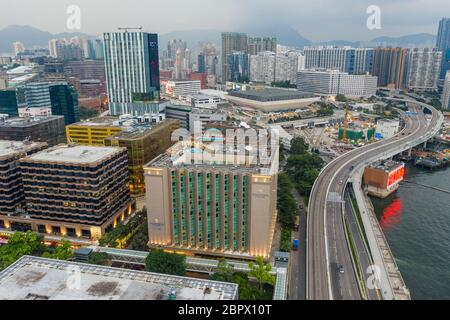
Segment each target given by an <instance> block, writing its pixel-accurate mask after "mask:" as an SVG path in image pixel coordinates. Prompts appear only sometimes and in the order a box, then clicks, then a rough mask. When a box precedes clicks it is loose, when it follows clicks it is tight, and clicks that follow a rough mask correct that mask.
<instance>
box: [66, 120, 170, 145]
mask: <svg viewBox="0 0 450 320" xmlns="http://www.w3.org/2000/svg"><path fill="white" fill-rule="evenodd" d="M156 116H159V115H148V116H130V117H111V116H109V117H98V118H93V119H90V120H88V121H81V122H77V123H73V124H71V125H69V126H68V127H69V128H70V127H72V128H73V127H78V126H87V127H109V128H117V129H122V131H121V132H120V134H119V135H120V137H121V138H130V139H133V138H140V137H143V136H145V135H147V134H149V133H151V132H153V131H154V130H155V129H157V128H161V127H163V126H164V125H167V124H170V123H172V122H176V121H177V120H174V119H163V120H161V121H158V122H154V123H153V122H151V121H150V122H146V121H145V119H146V118H147V120H151V118H152V117H156ZM119 135H117V136H119Z"/></svg>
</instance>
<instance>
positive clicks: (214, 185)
mask: <svg viewBox="0 0 450 320" xmlns="http://www.w3.org/2000/svg"><path fill="white" fill-rule="evenodd" d="M271 153H272V154H271V155H268V156H267V157H269V158H270V159H269V161H266V162H265V163H268V164H267V165H263V164H250V163H251V161H249V156H248V155H246V156H238V155H236V154H231V155H230V154H227V156H226V158H225V159H226V161H223V162H221V163H217V162H216V160H215V159H213V158H212V157H211V155H210V154H209V153H208V152H207V150H206V149H204V148H201V147H197V146H195V147H193V146H191V145H186V143H185V142H179V143H177V144H176V145H174V146H173V147H172V148H170V149H169V150H167V152H166V153H165V154H162V155H160V156H159V157H157V158H155V159H154V160H153V161H151V162H150V163H148V164H147V165H146V166H145V168H144V170H145V184H146V205H147V214H148V224H149V225H148V228H149V246H150V247H153V248H162V249H165V250H168V251H175V252H183V253H185V254H190V255H213V256H224V257H231V258H232V257H235V258H244V259H255V258H256V257H257V256H262V257H264V258H265V259H268V258H269V257H270V252H271V247H272V239H273V234H274V229H275V223H276V218H277V211H276V203H277V173H278V147H276V150H274V152H271ZM193 154H196V155H197V156H200V157H201V163H193V162H194V161H191V160H190V158H189V156H192V155H193ZM238 163H241V164H238Z"/></svg>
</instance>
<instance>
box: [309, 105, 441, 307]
mask: <svg viewBox="0 0 450 320" xmlns="http://www.w3.org/2000/svg"><path fill="white" fill-rule="evenodd" d="M417 105H423V104H421V103H415V102H414V105H413V104H411V105H410V110H412V111H414V112H417V113H418V114H417V115H411V116H409V117H405V129H404V130H403V131H402V133H399V134H398V135H397V136H395V137H393V138H391V139H387V140H382V141H379V142H377V143H373V144H370V145H367V146H364V147H361V148H358V149H355V150H352V151H350V152H348V153H346V154H344V155H342V156H340V157H338V158H337V159H335V160H333V161H332V162H330V163H329V164H328V165H327V166H326V167H325V168H324V169H323V170H322V172H321V174H320V175H319V177H318V178H317V179H316V182H315V183H314V186H313V190H312V192H311V196H310V200H309V208H308V220H307V244H306V245H307V257H306V269H307V288H306V296H307V299H311V300H328V299H343V300H352V299H362V297H361V294H360V292H359V289H358V285H357V280H356V275H355V272H354V270H353V266H352V261H351V257H350V251H349V248H348V245H347V240H346V237H345V232H344V231H345V229H344V228H345V224H344V214H343V211H344V210H343V208H344V204H345V202H344V199H343V195H344V190H345V186H346V183H347V180H348V179H349V177H350V175H351V172H352V170H353V168H354V167H355V166H356V165H357V164H359V163H363V162H364V161H366V160H367V159H372V158H376V157H380V158H382V157H383V154H384V153H386V152H389V151H390V150H395V149H398V150H399V152H400V151H402V148H403V149H404V147H405V146H406V144H407V143H410V142H413V141H414V140H415V139H417V138H419V137H422V136H423V135H424V134H425V133H426V132H428V130H429V128H431V127H432V126H434V125H436V123H437V121H438V119H437V116H436V110H434V109H432V108H431V107H429V106H428V107H429V108H430V110H434V113H433V118H432V120H431V123H430V124H428V122H427V120H426V118H425V116H424V114H423V112H422V111H420V109H419V108H418V107H417ZM340 266H342V267H343V269H344V273H341V272H339V267H340Z"/></svg>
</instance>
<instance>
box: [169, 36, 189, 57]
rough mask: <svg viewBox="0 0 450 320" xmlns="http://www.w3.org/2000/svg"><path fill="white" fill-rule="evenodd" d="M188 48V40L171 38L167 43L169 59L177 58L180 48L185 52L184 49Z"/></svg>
mask: <svg viewBox="0 0 450 320" xmlns="http://www.w3.org/2000/svg"><path fill="white" fill-rule="evenodd" d="M186 49H187V44H186V41H183V40H176V39H173V40H170V41H169V42H168V43H167V57H168V58H169V59H172V60H175V58H176V54H177V51H178V50H180V51H181V52H182V53H183V54H184V51H185V50H186Z"/></svg>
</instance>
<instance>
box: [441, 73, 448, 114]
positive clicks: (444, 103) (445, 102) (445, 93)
mask: <svg viewBox="0 0 450 320" xmlns="http://www.w3.org/2000/svg"><path fill="white" fill-rule="evenodd" d="M441 102H442V109H443V110H450V70H448V71H447V73H446V75H445V79H444V90H443V91H442V100H441Z"/></svg>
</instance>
